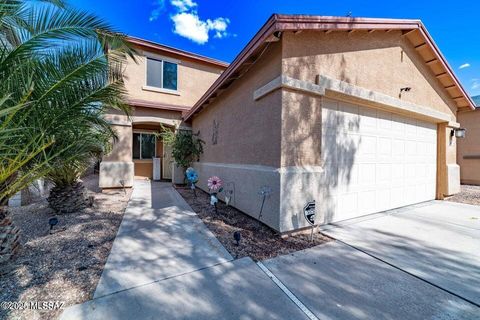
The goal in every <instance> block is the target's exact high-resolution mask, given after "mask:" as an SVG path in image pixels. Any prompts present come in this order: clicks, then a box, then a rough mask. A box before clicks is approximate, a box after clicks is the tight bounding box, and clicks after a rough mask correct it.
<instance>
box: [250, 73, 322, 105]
mask: <svg viewBox="0 0 480 320" xmlns="http://www.w3.org/2000/svg"><path fill="white" fill-rule="evenodd" d="M280 88H287V89H292V90H299V91H303V92H308V93H311V94H316V95H320V96H322V95H325V90H324V88H322V87H321V86H318V85H316V84H314V83H311V82H308V81H303V80H298V79H294V78H291V77H289V76H285V75H281V76H278V77H277V78H275V79H273V80H272V81H270V82H269V83H267V84H266V85H264V86H262V87H260V88H258V89H257V90H255V91H254V92H253V99H254V100H259V99H261V98H263V97H264V96H266V95H267V94H269V93H270V92H273V91H275V90H277V89H280Z"/></svg>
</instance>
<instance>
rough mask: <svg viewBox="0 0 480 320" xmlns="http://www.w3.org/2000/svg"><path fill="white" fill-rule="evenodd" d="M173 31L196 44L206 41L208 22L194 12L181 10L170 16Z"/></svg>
mask: <svg viewBox="0 0 480 320" xmlns="http://www.w3.org/2000/svg"><path fill="white" fill-rule="evenodd" d="M172 20H173V24H174V26H175V28H174V29H173V32H174V33H176V34H178V35H179V36H182V37H185V38H187V39H190V40H192V41H193V42H196V43H198V44H204V43H206V42H207V41H208V30H209V29H208V24H207V23H206V22H205V21H201V20H200V18H199V17H198V16H197V15H196V14H194V13H187V12H181V13H177V14H176V15H174V16H173V17H172Z"/></svg>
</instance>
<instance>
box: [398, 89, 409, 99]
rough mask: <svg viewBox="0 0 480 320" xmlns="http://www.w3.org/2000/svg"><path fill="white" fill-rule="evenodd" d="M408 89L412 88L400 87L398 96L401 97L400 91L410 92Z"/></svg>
mask: <svg viewBox="0 0 480 320" xmlns="http://www.w3.org/2000/svg"><path fill="white" fill-rule="evenodd" d="M410 90H412V88H411V87H404V88H400V93H399V94H398V97H399V98H400V99H401V98H402V93H404V92H410Z"/></svg>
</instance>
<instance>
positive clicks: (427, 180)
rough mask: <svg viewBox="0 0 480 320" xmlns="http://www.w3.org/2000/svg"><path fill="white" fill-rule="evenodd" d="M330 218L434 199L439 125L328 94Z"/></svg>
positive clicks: (326, 164) (325, 155)
mask: <svg viewBox="0 0 480 320" xmlns="http://www.w3.org/2000/svg"><path fill="white" fill-rule="evenodd" d="M322 122H323V133H322V151H323V161H324V168H325V171H326V172H325V176H324V177H325V181H323V185H324V187H325V195H324V200H325V201H326V202H327V203H326V206H323V208H324V209H325V210H326V212H324V215H325V222H333V221H340V220H345V219H350V218H353V217H358V216H362V215H366V214H370V213H374V212H379V211H383V210H388V209H393V208H398V207H402V206H405V205H409V204H414V203H418V202H422V201H427V200H432V199H435V188H436V157H437V146H436V145H437V129H436V128H437V126H436V124H434V123H428V122H423V121H418V120H415V119H411V118H407V117H402V116H399V115H396V114H392V113H388V112H384V111H380V110H376V109H372V108H367V107H362V106H358V105H353V104H348V103H344V102H339V101H334V100H328V99H326V100H325V103H324V108H323V114H322Z"/></svg>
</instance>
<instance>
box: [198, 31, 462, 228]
mask: <svg viewBox="0 0 480 320" xmlns="http://www.w3.org/2000/svg"><path fill="white" fill-rule="evenodd" d="M270 46H271V47H270V48H268V49H267V51H266V54H265V55H264V57H262V60H260V61H259V62H257V64H256V65H255V66H254V67H253V68H252V70H254V72H252V70H250V71H249V72H247V73H246V74H245V75H243V76H242V77H241V78H240V79H239V80H237V81H235V82H234V83H233V84H232V85H231V86H230V87H229V89H228V90H227V91H225V92H224V93H222V94H221V96H220V97H219V98H217V99H215V100H214V102H213V103H211V104H210V105H208V106H207V107H206V109H205V110H204V111H202V112H201V113H200V114H198V115H197V116H196V117H195V118H194V119H193V120H192V126H193V130H194V131H197V130H200V134H201V137H202V138H203V139H204V140H205V141H206V145H205V153H204V155H203V156H202V157H201V162H200V163H199V164H196V167H197V168H198V170H199V171H200V176H201V177H202V175H205V177H203V178H208V175H212V174H215V173H217V174H219V175H220V174H221V175H223V176H221V177H222V178H224V179H225V180H226V181H229V182H235V190H236V195H240V196H237V197H236V200H237V201H236V203H235V204H234V206H236V207H237V208H239V209H240V210H243V211H245V212H246V213H248V214H250V215H252V216H254V217H256V215H257V214H258V213H257V212H256V210H255V208H256V205H257V202H258V189H259V185H260V184H261V182H260V181H258V180H259V179H258V177H259V176H261V177H262V179H263V183H264V184H265V185H269V184H272V186H273V188H272V190H273V197H272V199H275V200H276V199H279V205H278V207H277V206H273V205H272V206H271V207H269V208H268V210H270V211H269V212H267V213H264V214H266V215H267V217H264V220H262V221H263V222H265V223H267V224H268V225H269V226H271V227H273V228H275V229H276V230H279V231H281V232H285V231H289V230H292V229H297V228H302V227H305V226H306V222H305V220H304V219H303V217H302V214H303V213H302V207H301V206H300V205H303V204H304V203H305V202H306V201H311V200H312V199H317V200H318V201H319V202H323V200H326V199H324V198H322V197H326V195H325V194H324V192H323V193H322V188H321V186H320V185H321V182H322V179H323V178H322V177H324V176H325V172H324V170H322V166H323V163H322V145H321V141H322V101H323V100H322V99H323V98H322V97H321V95H319V94H314V93H307V92H305V91H299V90H295V89H291V88H280V89H277V90H274V91H272V92H270V93H268V94H266V95H264V96H262V97H261V98H259V99H258V100H256V101H254V100H253V92H254V91H255V90H257V89H259V88H261V87H263V86H265V85H267V84H268V83H269V82H271V81H272V80H274V79H275V78H276V77H278V76H279V75H286V76H288V77H291V78H293V79H299V80H302V81H306V82H308V83H311V84H314V83H315V81H316V77H317V75H319V74H320V75H323V76H327V77H329V78H332V79H337V80H341V81H345V82H348V83H350V84H352V85H355V86H358V87H362V88H365V89H368V90H372V91H375V92H377V93H380V94H384V95H388V96H390V97H392V98H396V99H399V98H400V97H399V93H400V88H402V87H411V88H412V90H411V91H410V92H407V93H403V96H402V97H401V99H402V100H404V101H407V102H410V103H414V104H415V105H418V106H421V107H424V108H427V109H428V108H429V109H432V110H435V111H439V112H442V113H444V114H446V115H448V117H447V118H450V119H451V121H455V120H456V113H457V111H456V106H455V103H454V101H453V100H451V99H450V98H449V96H448V93H447V92H446V91H445V90H444V89H443V88H442V87H441V85H440V84H439V82H438V80H437V79H436V78H435V77H434V75H433V74H432V72H431V71H430V69H429V68H428V67H427V66H426V65H425V63H424V62H423V61H421V58H420V57H419V56H418V54H417V52H416V51H415V49H414V48H413V47H412V45H411V44H409V43H408V42H407V41H406V39H404V38H403V37H402V36H401V33H400V32H390V33H386V32H374V33H372V34H370V33H367V32H358V33H357V32H354V33H353V34H350V35H349V34H348V33H346V32H342V33H340V32H338V33H337V32H332V33H330V34H325V33H324V32H314V31H303V32H301V33H297V34H293V33H291V32H285V33H283V35H282V40H281V41H280V42H277V43H273V44H270ZM279 55H280V57H279ZM359 103H360V102H359ZM365 106H370V107H374V106H375V105H368V104H365ZM377 107H378V106H377ZM420 118H421V116H420V115H419V119H420ZM214 120H215V121H216V122H217V123H218V125H219V127H218V144H216V145H213V144H212V142H211V137H212V133H213V122H214ZM450 129H451V128H447V125H446V124H445V125H443V126H442V129H441V133H442V134H441V135H439V137H440V138H441V141H439V145H441V146H442V148H443V151H442V154H441V155H440V153H439V156H440V157H441V158H440V159H439V163H442V167H441V168H442V169H441V170H442V172H441V174H440V173H439V181H440V180H442V181H443V184H442V185H441V186H440V187H439V188H442V189H441V192H442V194H449V193H451V192H455V190H457V189H458V182H456V178H455V175H456V174H457V173H458V170H457V168H458V166H457V165H456V162H457V159H456V145H455V143H456V141H455V140H453V141H451V142H450V141H449V140H447V135H446V132H447V131H449V130H450ZM262 166H264V167H262ZM232 168H233V169H232ZM203 180H205V179H203ZM203 180H202V179H201V181H200V185H199V186H200V187H203V188H206V186H202V183H203V184H206V182H205V181H203ZM202 181H203V182H202ZM250 181H252V183H251V184H250V185H249V183H248V182H250ZM277 183H279V184H277ZM314 194H319V196H318V197H313V195H314ZM327 196H328V195H327ZM293 203H294V205H293ZM319 207H320V205H319ZM322 208H323V207H322ZM327 209H328V208H327ZM277 210H278V211H277ZM322 210H323V209H322ZM329 210H330V209H329Z"/></svg>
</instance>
